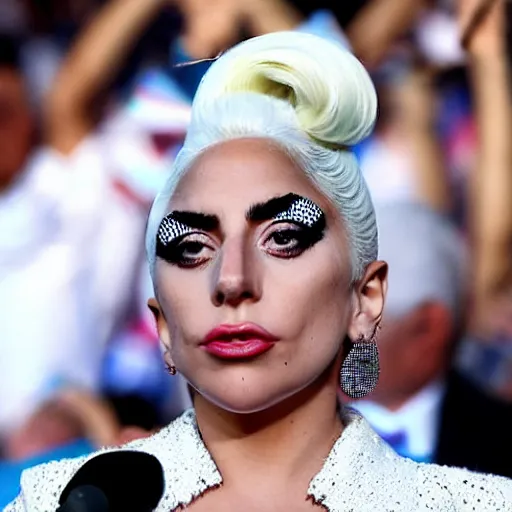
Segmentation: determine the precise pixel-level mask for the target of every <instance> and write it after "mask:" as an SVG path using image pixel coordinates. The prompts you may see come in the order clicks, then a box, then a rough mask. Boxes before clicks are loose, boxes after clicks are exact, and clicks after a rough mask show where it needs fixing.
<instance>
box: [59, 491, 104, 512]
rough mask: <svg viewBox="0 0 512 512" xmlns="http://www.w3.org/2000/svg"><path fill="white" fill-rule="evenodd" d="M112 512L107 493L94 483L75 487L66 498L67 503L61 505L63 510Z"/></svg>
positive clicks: (71, 511) (60, 509) (65, 511)
mask: <svg viewBox="0 0 512 512" xmlns="http://www.w3.org/2000/svg"><path fill="white" fill-rule="evenodd" d="M90 510H94V512H110V508H109V504H108V500H107V497H106V496H105V494H104V493H103V492H102V491H101V490H100V489H98V488H97V487H93V486H92V485H81V486H80V487H77V488H75V489H73V490H72V491H71V492H70V493H69V496H68V498H67V500H66V505H65V506H64V507H60V508H59V511H61V512H89V511H90Z"/></svg>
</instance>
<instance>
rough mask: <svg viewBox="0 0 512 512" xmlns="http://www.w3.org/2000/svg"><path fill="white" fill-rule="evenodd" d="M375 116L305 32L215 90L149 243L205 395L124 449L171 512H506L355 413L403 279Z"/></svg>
mask: <svg viewBox="0 0 512 512" xmlns="http://www.w3.org/2000/svg"><path fill="white" fill-rule="evenodd" d="M376 108H377V102H376V95H375V92H374V88H373V86H372V84H371V81H370V79H369V77H368V75H367V74H366V72H365V70H364V68H363V67H362V66H361V64H360V63H359V62H358V61H357V60H356V59H355V58H354V57H353V56H352V55H351V54H349V53H348V52H346V51H345V50H343V49H342V48H340V47H338V46H336V45H335V44H333V43H330V42H327V41H325V40H322V39H319V38H317V37H315V36H311V35H306V34H300V33H275V34H271V35H265V36H262V37H259V38H255V39H252V40H249V41H247V42H245V43H242V44H240V45H239V46H237V47H235V48H234V49H232V50H231V51H229V52H228V53H226V54H225V55H223V56H222V57H221V58H220V59H219V60H217V61H216V63H215V64H214V65H213V66H212V67H211V68H210V70H209V71H208V73H207V75H206V76H205V78H204V80H203V82H202V84H201V86H200V88H199V91H198V93H197V96H196V98H195V101H194V105H193V118H192V123H191V126H190V129H189V132H188V136H187V139H186V142H185V145H184V148H183V150H182V151H181V153H180V155H179V157H178V158H177V160H176V162H175V165H174V169H173V172H172V174H171V176H170V178H169V182H168V183H167V186H166V187H165V189H164V190H163V191H162V192H161V193H160V195H159V196H158V197H157V199H156V200H155V203H154V205H153V209H152V212H151V215H150V219H149V224H148V230H147V251H148V256H149V260H150V265H151V270H152V277H153V282H154V287H155V298H154V299H151V300H150V303H149V305H150V308H151V309H152V311H153V312H154V315H155V318H156V321H157V325H158V329H159V333H160V337H161V340H162V342H163V344H164V346H165V349H166V352H165V359H166V363H167V365H168V367H169V371H170V373H171V374H174V373H176V371H179V372H180V373H181V374H182V375H183V376H184V377H185V379H186V380H187V381H188V382H189V383H190V384H191V386H192V387H193V389H194V410H193V411H188V412H186V413H185V414H184V415H183V416H182V417H181V418H179V419H178V420H176V421H175V422H173V423H172V424H171V425H169V426H168V427H166V428H165V429H163V430H162V431H161V432H159V433H158V434H156V435H154V436H152V437H150V438H147V439H144V440H139V441H136V442H134V443H131V444H129V445H127V446H128V447H129V448H131V449H136V450H141V451H145V452H148V453H152V454H154V455H156V456H157V457H158V458H159V460H160V462H161V463H162V465H163V467H164V472H165V480H166V488H165V493H164V496H163V498H162V499H161V501H160V503H159V506H158V508H157V509H156V510H158V511H161V512H164V511H165V512H167V511H169V510H180V509H183V508H187V510H188V509H190V510H193V511H199V512H200V511H204V510H208V511H211V510H244V511H247V510H258V511H261V510H273V511H274V510H287V511H288V510H294V511H301V510H315V509H317V510H320V509H322V508H323V509H324V510H329V511H331V512H333V511H348V510H355V511H370V510H371V511H374V510H394V511H407V512H410V511H411V510H427V509H428V510H438V511H466V510H467V511H469V510H479V511H486V510H488V511H491V510H493V511H494V510H506V509H507V507H508V506H510V502H511V500H512V485H511V483H510V482H509V481H508V480H506V479H503V478H498V477H491V476H482V475H477V474H471V473H469V472H466V471H464V470H459V469H450V468H443V467H438V466H433V465H432V466H431V465H421V464H416V463H414V462H412V461H408V460H405V459H402V458H400V457H399V456H397V455H396V454H394V452H393V451H392V450H391V449H390V448H389V447H388V446H387V445H385V444H384V443H383V442H382V441H380V440H379V438H378V437H377V436H376V435H375V434H374V433H373V432H372V430H371V429H370V428H369V426H368V425H367V424H366V422H365V421H364V420H363V419H362V418H361V417H360V416H358V415H357V414H356V413H354V412H351V411H350V410H343V411H341V414H340V410H339V409H340V406H339V404H338V401H337V388H338V386H339V383H340V380H341V386H342V388H343V390H344V391H345V393H347V394H348V395H349V396H352V397H361V396H364V395H365V394H366V393H368V392H370V391H371V390H372V389H373V387H374V386H375V384H376V381H377V377H378V353H377V349H376V345H375V334H376V331H377V328H378V326H379V322H380V320H381V314H382V308H383V304H384V296H385V292H386V272H387V267H386V264H385V263H384V262H380V261H377V259H376V258H377V230H376V223H375V216H374V211H373V206H372V203H371V200H370V197H369V195H368V191H367V189H366V186H365V184H364V181H363V179H362V177H361V174H360V171H359V169H358V167H357V163H356V160H355V158H354V156H353V155H352V154H351V152H350V149H349V147H350V145H352V144H355V143H357V142H358V141H360V140H361V139H362V138H364V137H365V136H367V135H368V134H369V133H370V131H371V129H372V127H373V124H374V121H375V116H376ZM475 442H477V440H476V441H475ZM85 460H86V459H71V460H66V461H61V462H57V463H54V464H50V465H47V466H41V467H38V468H35V469H33V470H30V471H28V472H26V474H25V476H24V477H23V478H22V493H21V495H20V496H19V497H18V499H17V501H16V502H14V503H13V504H12V505H11V507H10V508H8V509H7V510H10V511H21V510H30V511H31V512H32V511H43V510H45V511H47V510H54V509H55V508H56V507H57V502H58V497H59V495H60V492H61V491H62V489H63V488H64V487H65V485H66V483H67V482H68V481H69V479H70V478H71V477H72V475H73V474H74V473H75V472H76V471H77V470H78V468H79V467H80V466H81V465H83V463H84V461H85ZM207 491H208V492H207Z"/></svg>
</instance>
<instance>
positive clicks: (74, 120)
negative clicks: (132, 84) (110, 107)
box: [45, 0, 170, 154]
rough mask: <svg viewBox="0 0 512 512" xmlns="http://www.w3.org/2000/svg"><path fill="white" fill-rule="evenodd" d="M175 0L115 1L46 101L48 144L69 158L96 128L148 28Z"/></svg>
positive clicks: (66, 62)
mask: <svg viewBox="0 0 512 512" xmlns="http://www.w3.org/2000/svg"><path fill="white" fill-rule="evenodd" d="M169 1H170V0H111V1H110V2H108V3H107V5H106V6H105V7H103V8H102V9H101V10H100V12H99V13H98V15H97V16H96V18H95V19H94V20H93V21H92V23H91V24H90V25H89V26H88V27H87V28H86V29H85V31H84V32H83V34H81V35H80V36H79V37H78V40H77V41H76V43H75V45H74V46H73V47H72V49H71V51H70V52H69V54H68V55H67V57H66V58H65V60H64V63H63V65H62V68H61V70H60V72H59V73H58V75H57V78H56V81H55V84H54V86H53V87H52V89H51V91H50V94H49V96H48V99H47V102H46V112H45V121H46V123H45V124H46V126H45V129H46V136H47V142H48V143H49V145H50V146H51V147H53V148H55V149H56V150H58V151H59V152H61V153H63V154H69V153H71V152H72V151H73V149H74V148H75V147H76V146H77V145H78V144H79V143H80V142H81V141H82V140H83V139H84V138H85V137H86V136H87V135H88V134H89V133H90V132H91V131H92V130H93V129H94V127H95V121H96V119H97V116H96V115H95V114H96V113H97V106H98V104H100V102H101V100H102V98H103V94H104V93H105V92H106V90H107V89H108V86H109V85H110V84H111V82H112V81H113V80H114V78H115V77H116V74H117V73H118V71H119V69H120V68H121V65H122V64H123V62H125V61H126V59H127V57H128V55H129V53H130V50H131V49H132V48H133V46H134V45H135V43H136V42H137V39H138V38H139V37H140V36H141V34H142V33H143V31H144V29H145V28H147V26H148V25H149V24H150V22H151V21H152V20H153V19H154V17H155V16H156V15H157V13H158V12H160V11H161V9H162V8H163V7H164V6H165V5H167V4H169Z"/></svg>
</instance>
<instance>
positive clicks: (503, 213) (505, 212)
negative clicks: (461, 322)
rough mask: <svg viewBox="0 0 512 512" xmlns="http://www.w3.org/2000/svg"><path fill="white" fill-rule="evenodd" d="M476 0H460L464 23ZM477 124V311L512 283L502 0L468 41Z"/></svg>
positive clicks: (473, 220)
mask: <svg viewBox="0 0 512 512" xmlns="http://www.w3.org/2000/svg"><path fill="white" fill-rule="evenodd" d="M474 5H475V2H470V1H468V0H461V2H460V17H461V24H462V25H463V26H466V25H467V24H468V23H469V19H470V18H471V13H472V11H471V6H474ZM467 52H468V59H469V67H470V73H471V83H472V88H473V94H474V102H475V107H476V119H477V122H478V130H479V150H478V159H477V163H476V168H475V169H474V172H473V173H472V177H471V187H470V215H471V217H470V228H471V235H472V242H473V249H472V250H473V255H474V267H473V272H472V274H473V276H474V277H473V279H474V290H473V293H474V300H475V307H476V313H477V315H476V316H477V317H478V316H479V313H482V312H483V310H485V305H486V304H488V303H489V301H490V300H492V299H493V298H494V297H495V296H496V293H497V292H502V291H503V290H504V289H506V288H508V287H510V285H511V284H512V258H511V253H510V249H511V247H512V246H511V242H512V201H511V200H510V197H511V192H512V143H511V136H512V102H511V91H512V88H511V86H512V82H511V79H510V69H509V65H508V61H507V56H506V42H505V2H504V0H496V1H495V2H494V5H493V6H492V9H491V10H490V12H489V13H488V15H487V17H486V18H485V19H484V20H483V22H482V23H481V24H480V25H479V26H478V27H477V28H476V29H475V30H474V32H473V36H472V37H471V38H470V39H469V41H468V42H467Z"/></svg>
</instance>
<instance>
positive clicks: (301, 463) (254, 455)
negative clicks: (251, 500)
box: [194, 375, 343, 483]
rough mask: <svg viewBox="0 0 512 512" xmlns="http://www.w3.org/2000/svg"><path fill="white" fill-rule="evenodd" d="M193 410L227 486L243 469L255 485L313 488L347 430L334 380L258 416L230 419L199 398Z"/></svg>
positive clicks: (312, 387)
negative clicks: (299, 483)
mask: <svg viewBox="0 0 512 512" xmlns="http://www.w3.org/2000/svg"><path fill="white" fill-rule="evenodd" d="M194 405H195V409H196V415H197V422H198V425H199V428H200V430H201V434H202V436H203V440H204V442H205V444H206V446H207V447H208V450H209V451H210V453H211V454H212V457H213V458H214V460H215V461H216V463H217V466H218V468H219V471H220V472H221V474H222V475H223V479H224V481H225V482H229V481H236V480H238V479H239V475H240V468H241V467H243V468H244V474H246V475H247V476H249V475H251V477H252V478H254V479H258V478H259V479H260V480H269V481H272V482H276V481H280V482H281V483H282V482H283V480H288V479H294V481H297V479H299V480H304V482H305V483H309V481H310V480H311V478H312V477H313V476H314V474H316V473H317V472H318V471H320V469H321V468H322V465H323V461H324V460H325V458H326V457H327V455H328V454H329V452H330V450H331V448H332V446H333V444H334V442H335V441H336V439H337V438H338V437H339V435H340V434H341V431H342V428H343V427H342V423H341V419H340V417H339V411H338V401H337V397H336V380H334V379H332V378H331V376H330V375H329V376H328V377H327V378H322V379H320V380H319V381H318V382H316V383H314V384H313V385H311V386H310V387H308V388H306V389H305V390H303V391H301V392H299V393H297V394H296V395H294V396H293V397H291V398H289V399H287V400H285V401H284V402H281V403H279V404H278V405H276V406H273V407H271V408H269V409H266V410H264V411H261V412H257V413H250V414H237V413H231V412H228V411H226V410H223V409H220V408H219V407H217V406H215V405H213V404H212V403H210V402H208V401H207V400H205V399H204V398H203V397H201V396H200V395H197V397H196V399H195V404H194ZM274 462H275V464H273V463H274ZM301 477H303V478H301Z"/></svg>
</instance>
